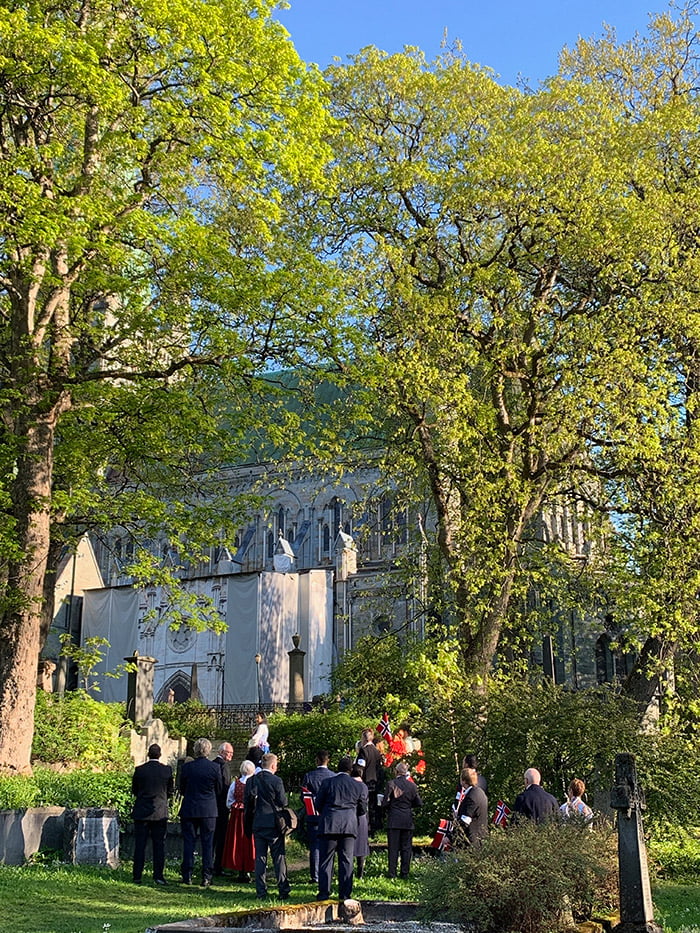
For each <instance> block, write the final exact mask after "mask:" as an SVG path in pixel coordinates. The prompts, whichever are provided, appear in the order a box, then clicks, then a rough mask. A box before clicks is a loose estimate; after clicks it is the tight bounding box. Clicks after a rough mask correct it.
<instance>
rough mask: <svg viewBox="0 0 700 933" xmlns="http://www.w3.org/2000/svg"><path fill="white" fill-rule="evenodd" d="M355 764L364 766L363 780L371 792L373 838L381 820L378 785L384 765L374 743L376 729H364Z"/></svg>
mask: <svg viewBox="0 0 700 933" xmlns="http://www.w3.org/2000/svg"><path fill="white" fill-rule="evenodd" d="M355 764H358V765H360V766H361V767H362V768H364V771H363V774H362V780H363V781H364V782H365V784H366V785H367V791H368V794H369V800H368V806H369V811H368V816H369V834H370V837H372V838H373V837H374V835H375V834H376V832H377V829H379V826H380V822H381V821H380V819H379V817H378V815H377V787H378V785H379V769H380V768H381V766H382V755H381V752H380V751H379V749H378V748H377V746H376V745H375V744H374V729H365V730H364V731H363V733H362V742H361V744H360V748H359V751H358V752H357V758H356V759H355Z"/></svg>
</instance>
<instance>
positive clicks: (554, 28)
mask: <svg viewBox="0 0 700 933" xmlns="http://www.w3.org/2000/svg"><path fill="white" fill-rule="evenodd" d="M289 2H290V5H291V8H290V9H289V10H279V11H277V13H276V18H277V19H278V20H279V21H280V22H281V23H282V24H283V25H284V26H285V28H286V29H287V30H288V32H289V33H290V34H291V37H292V41H293V42H294V45H295V47H296V49H297V51H298V52H299V55H300V56H301V57H302V58H303V59H305V60H306V61H309V62H316V63H317V64H318V65H320V66H321V67H322V68H325V66H326V65H328V64H329V63H330V62H331V60H332V59H333V57H334V56H338V57H339V58H341V60H345V59H346V56H348V55H353V54H355V53H356V52H358V51H359V50H360V49H361V48H362V47H363V46H365V45H375V46H377V47H378V48H380V49H383V50H384V51H387V52H395V51H400V50H401V49H402V48H403V46H404V45H417V46H418V47H419V48H421V49H422V50H423V51H424V52H425V53H426V55H427V56H428V58H433V57H435V55H437V54H438V53H439V50H440V44H441V41H442V37H443V34H444V32H445V29H447V35H448V40H449V41H452V40H455V39H460V40H461V42H462V47H463V49H464V52H465V54H466V56H467V58H468V59H469V60H470V61H472V62H474V63H478V64H480V65H487V66H488V67H490V68H492V69H493V70H494V71H495V72H496V73H497V74H498V75H499V76H500V79H501V80H502V81H503V82H504V83H513V82H515V81H516V80H517V79H518V76H519V75H520V76H522V77H524V78H526V79H529V80H531V81H532V82H537V81H539V80H542V79H544V78H546V77H547V76H548V75H551V74H553V73H554V72H555V71H556V69H557V55H558V53H559V50H560V49H561V48H562V47H563V46H564V45H568V46H572V45H573V44H574V43H575V42H576V40H577V38H578V37H579V36H584V37H585V38H590V37H592V36H601V35H602V33H603V25H602V24H603V23H607V24H608V25H610V26H614V27H615V29H616V31H617V36H618V39H620V40H626V39H629V38H631V37H632V36H633V35H634V33H635V32H644V31H645V30H646V27H647V24H648V22H649V13H651V12H655V13H656V12H663V11H665V10H667V9H668V7H667V3H666V0H529V2H522V0H520V2H516V0H490V2H489V0H289Z"/></svg>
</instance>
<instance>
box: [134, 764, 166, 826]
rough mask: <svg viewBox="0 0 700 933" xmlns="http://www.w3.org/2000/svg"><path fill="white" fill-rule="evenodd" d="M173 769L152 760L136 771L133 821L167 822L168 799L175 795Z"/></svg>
mask: <svg viewBox="0 0 700 933" xmlns="http://www.w3.org/2000/svg"><path fill="white" fill-rule="evenodd" d="M173 789H174V785H173V769H172V768H171V767H170V765H163V764H161V763H160V762H159V761H158V760H157V759H155V758H152V759H151V760H150V761H147V762H146V763H145V764H143V765H139V766H138V768H135V769H134V774H133V777H132V778H131V793H132V794H133V795H134V797H136V800H135V801H134V809H133V811H132V813H131V818H132V820H167V818H168V797H172V795H173Z"/></svg>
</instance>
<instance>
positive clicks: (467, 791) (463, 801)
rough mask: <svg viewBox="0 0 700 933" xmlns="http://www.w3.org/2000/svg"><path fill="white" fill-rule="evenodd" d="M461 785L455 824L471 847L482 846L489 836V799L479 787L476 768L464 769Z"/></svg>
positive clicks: (455, 811)
mask: <svg viewBox="0 0 700 933" xmlns="http://www.w3.org/2000/svg"><path fill="white" fill-rule="evenodd" d="M460 784H461V794H460V799H459V803H458V804H457V805H456V806H455V808H454V816H455V823H456V824H457V826H458V827H459V829H460V830H461V831H462V833H464V837H466V840H467V842H468V843H469V844H470V845H473V846H480V845H481V843H482V841H483V840H484V839H485V838H486V837H487V836H488V834H489V801H488V797H487V796H486V794H485V793H484V791H483V790H482V789H481V786H480V785H479V775H478V774H477V771H476V768H464V769H463V771H462V774H461V778H460Z"/></svg>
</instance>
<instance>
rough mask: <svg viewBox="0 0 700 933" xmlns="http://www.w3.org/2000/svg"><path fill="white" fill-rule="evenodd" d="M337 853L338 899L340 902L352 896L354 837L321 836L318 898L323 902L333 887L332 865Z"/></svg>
mask: <svg viewBox="0 0 700 933" xmlns="http://www.w3.org/2000/svg"><path fill="white" fill-rule="evenodd" d="M336 852H337V853H338V897H339V898H340V900H341V901H345V900H347V898H349V897H350V896H351V895H352V881H353V875H352V871H353V860H354V857H355V837H354V836H338V835H335V836H321V847H320V859H321V863H320V866H319V870H318V898H319V900H323V901H325V900H326V899H327V898H329V897H330V896H331V887H332V885H333V863H334V862H335V853H336Z"/></svg>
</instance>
